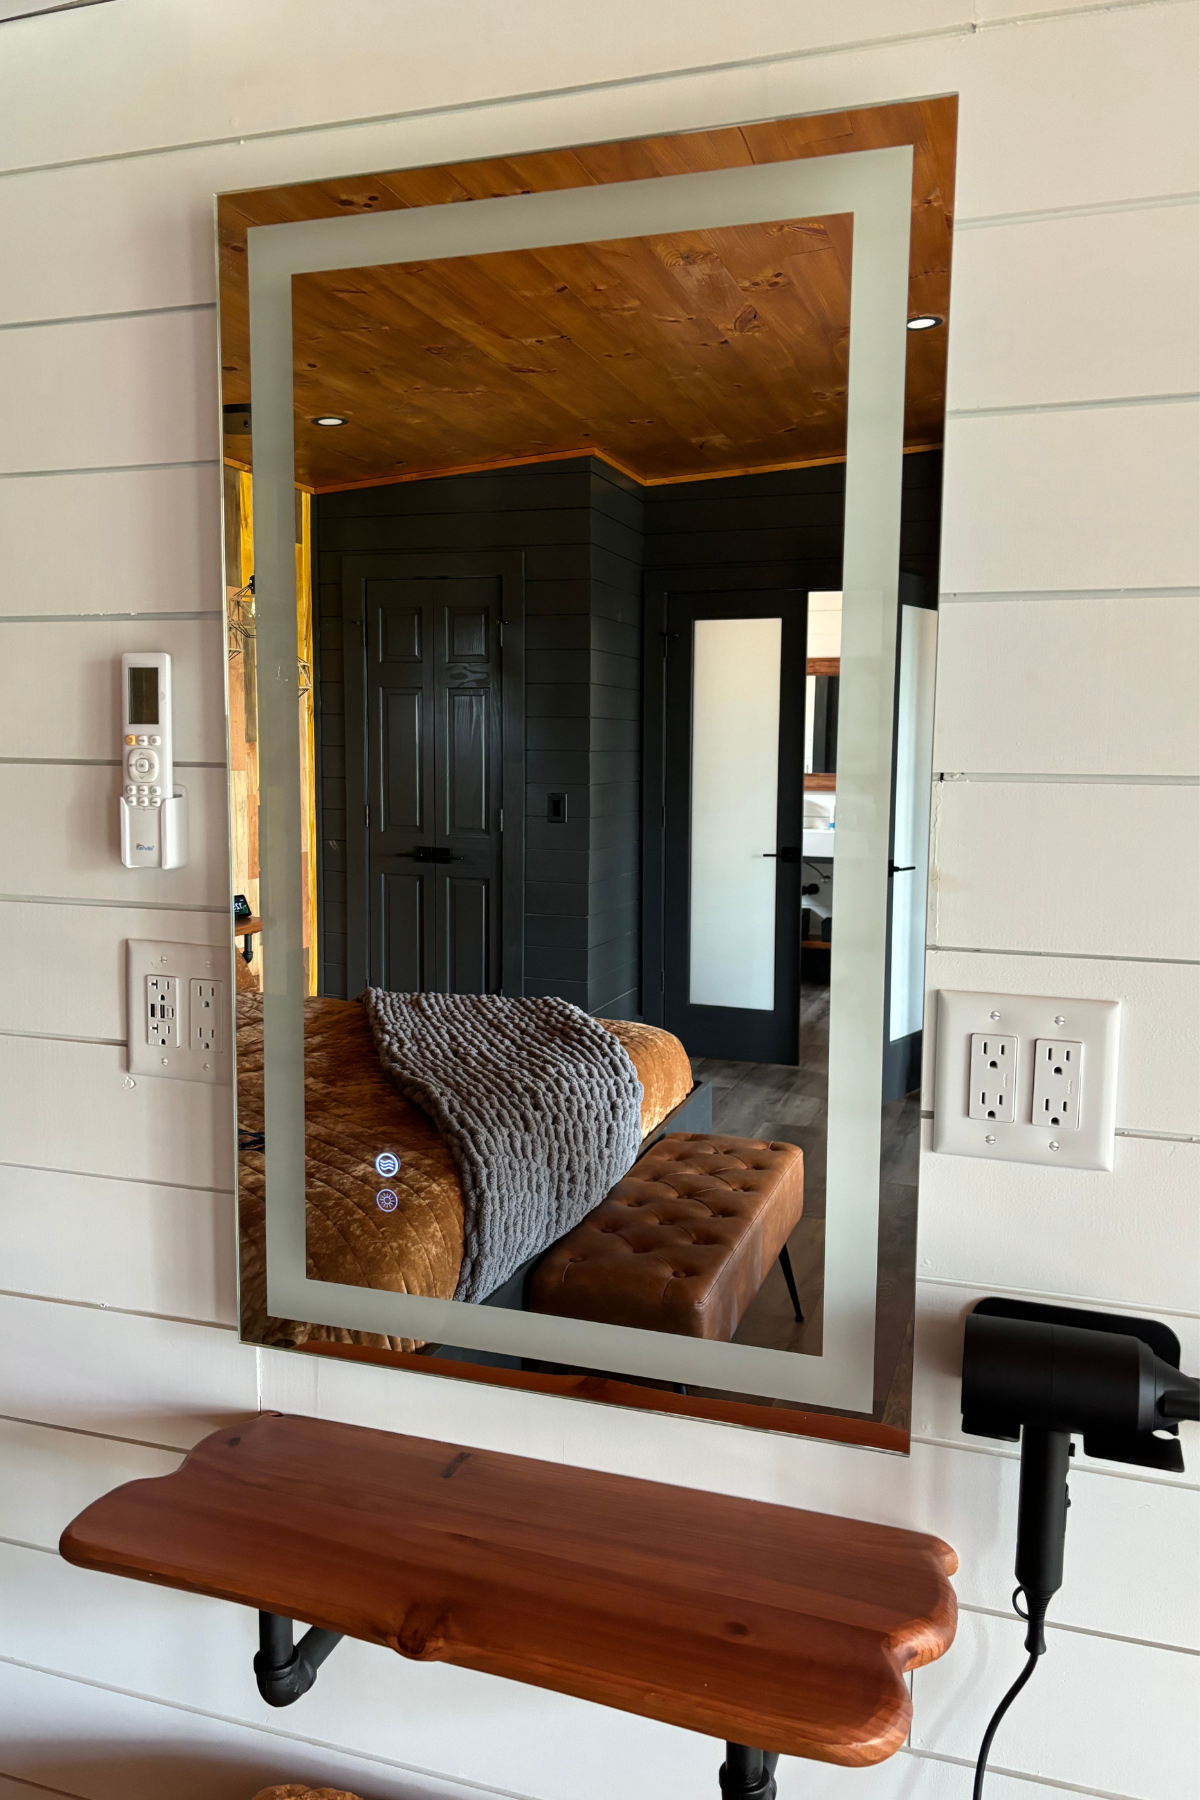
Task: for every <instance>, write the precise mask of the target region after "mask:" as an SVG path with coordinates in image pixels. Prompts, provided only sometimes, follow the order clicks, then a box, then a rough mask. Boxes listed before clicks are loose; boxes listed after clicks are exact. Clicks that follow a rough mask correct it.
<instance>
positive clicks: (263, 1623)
mask: <svg viewBox="0 0 1200 1800" xmlns="http://www.w3.org/2000/svg"><path fill="white" fill-rule="evenodd" d="M344 1635H345V1633H344V1632H341V1631H323V1630H322V1629H321V1627H320V1626H319V1625H313V1626H310V1628H309V1629H308V1630H307V1631H306V1632H305V1634H304V1636H303V1637H302V1638H301V1639H300V1642H299V1643H298V1644H296V1643H293V1641H292V1621H291V1620H290V1619H284V1618H281V1617H280V1615H279V1614H278V1613H271V1612H260V1613H259V1615H258V1654H257V1656H256V1657H255V1658H254V1679H255V1681H257V1683H258V1691H259V1693H260V1694H261V1695H262V1697H263V1699H264V1700H265V1701H266V1703H267V1705H268V1706H291V1705H292V1704H293V1703H294V1702H295V1701H297V1700H299V1699H300V1697H301V1696H302V1695H303V1694H307V1692H308V1690H309V1688H310V1687H311V1686H312V1684H313V1682H314V1681H315V1680H316V1679H317V1671H318V1670H319V1669H320V1667H321V1664H322V1663H323V1662H324V1661H325V1659H326V1657H327V1656H330V1655H331V1654H332V1653H333V1651H334V1650H336V1649H337V1647H338V1645H339V1644H340V1643H341V1641H342V1638H343V1637H344ZM778 1762H779V1756H778V1754H777V1753H776V1752H774V1751H763V1750H751V1749H750V1748H749V1747H748V1746H747V1745H745V1744H726V1746H725V1761H724V1762H723V1763H722V1764H721V1770H720V1774H719V1775H718V1777H717V1779H718V1781H719V1783H720V1787H721V1800H775V1795H776V1789H775V1768H776V1764H777V1763H778Z"/></svg>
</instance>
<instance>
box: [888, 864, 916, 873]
mask: <svg viewBox="0 0 1200 1800" xmlns="http://www.w3.org/2000/svg"><path fill="white" fill-rule="evenodd" d="M916 866H917V865H916V863H903V864H899V863H894V862H890V863H889V864H888V874H889V875H911V874H912V872H913V870H914V869H915V868H916Z"/></svg>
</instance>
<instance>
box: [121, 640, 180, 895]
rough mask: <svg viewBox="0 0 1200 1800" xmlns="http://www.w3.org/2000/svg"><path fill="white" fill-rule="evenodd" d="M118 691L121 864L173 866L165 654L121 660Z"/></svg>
mask: <svg viewBox="0 0 1200 1800" xmlns="http://www.w3.org/2000/svg"><path fill="white" fill-rule="evenodd" d="M121 692H122V696H123V699H122V712H123V714H124V718H123V722H122V726H121V782H122V787H121V861H122V862H123V863H124V864H125V865H126V867H127V868H130V869H145V868H154V869H157V868H174V867H178V865H179V862H180V861H181V860H183V858H181V857H180V856H179V855H178V849H179V846H178V845H177V844H176V843H175V841H174V840H175V836H176V833H175V832H174V830H173V829H172V823H173V820H174V816H175V813H176V812H177V811H178V807H177V805H176V804H175V802H176V790H175V762H174V756H173V753H172V744H171V658H170V657H169V656H168V655H167V653H166V651H165V650H147V651H141V652H134V653H132V654H130V655H127V656H123V657H122V658H121ZM184 856H186V847H185V848H184Z"/></svg>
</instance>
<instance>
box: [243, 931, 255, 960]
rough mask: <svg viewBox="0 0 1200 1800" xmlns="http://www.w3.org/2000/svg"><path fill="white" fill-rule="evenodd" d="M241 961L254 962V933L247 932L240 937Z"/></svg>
mask: <svg viewBox="0 0 1200 1800" xmlns="http://www.w3.org/2000/svg"><path fill="white" fill-rule="evenodd" d="M242 961H243V962H253V961H254V933H253V932H252V931H247V932H245V933H244V934H243V936H242Z"/></svg>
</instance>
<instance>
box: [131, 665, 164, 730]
mask: <svg viewBox="0 0 1200 1800" xmlns="http://www.w3.org/2000/svg"><path fill="white" fill-rule="evenodd" d="M129 723H130V724H131V725H157V724H158V670H157V668H151V669H136V668H131V669H130V671H129Z"/></svg>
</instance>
